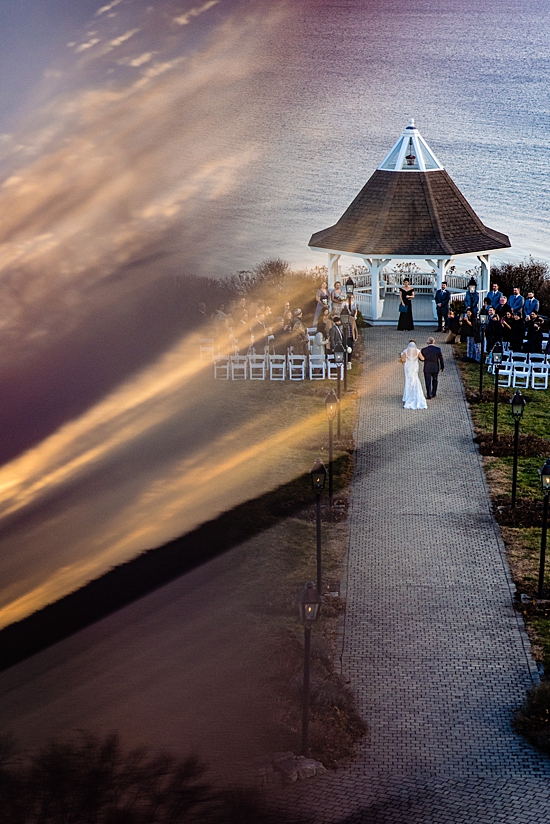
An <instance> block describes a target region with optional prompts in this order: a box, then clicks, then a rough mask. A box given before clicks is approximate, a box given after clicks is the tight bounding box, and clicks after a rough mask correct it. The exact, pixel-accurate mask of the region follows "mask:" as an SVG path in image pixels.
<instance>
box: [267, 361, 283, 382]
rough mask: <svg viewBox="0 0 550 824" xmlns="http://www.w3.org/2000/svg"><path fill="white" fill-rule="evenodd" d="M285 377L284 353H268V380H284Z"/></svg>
mask: <svg viewBox="0 0 550 824" xmlns="http://www.w3.org/2000/svg"><path fill="white" fill-rule="evenodd" d="M285 378H286V356H285V355H270V356H269V380H270V381H284V380H285Z"/></svg>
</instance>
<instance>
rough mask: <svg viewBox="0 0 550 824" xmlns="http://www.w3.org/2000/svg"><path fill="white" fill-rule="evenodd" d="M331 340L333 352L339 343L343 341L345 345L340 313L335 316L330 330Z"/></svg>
mask: <svg viewBox="0 0 550 824" xmlns="http://www.w3.org/2000/svg"><path fill="white" fill-rule="evenodd" d="M329 342H330V350H331V352H334V348H335V346H336V344H337V343H341V344H342V346H345V342H344V333H343V330H342V320H341V318H340V316H339V315H336V317H335V318H333V323H332V326H331V329H330V332H329Z"/></svg>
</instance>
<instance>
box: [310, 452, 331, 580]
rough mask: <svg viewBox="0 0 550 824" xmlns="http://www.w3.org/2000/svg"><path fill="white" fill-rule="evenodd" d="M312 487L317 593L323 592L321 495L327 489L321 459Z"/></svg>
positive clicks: (314, 467)
mask: <svg viewBox="0 0 550 824" xmlns="http://www.w3.org/2000/svg"><path fill="white" fill-rule="evenodd" d="M310 475H311V486H312V487H313V491H314V492H315V522H316V528H317V592H322V591H323V587H322V581H323V577H322V576H323V573H322V561H323V559H322V548H321V493H322V491H323V489H324V488H325V482H326V479H327V470H326V469H325V465H324V463H323V462H322V460H321V459H320V458H317V460H316V461H315V463H314V464H313V466H312V467H311V470H310Z"/></svg>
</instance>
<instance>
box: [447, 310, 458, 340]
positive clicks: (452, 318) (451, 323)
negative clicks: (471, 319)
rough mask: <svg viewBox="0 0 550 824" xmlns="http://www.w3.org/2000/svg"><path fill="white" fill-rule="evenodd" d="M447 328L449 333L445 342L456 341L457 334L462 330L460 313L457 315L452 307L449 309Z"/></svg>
mask: <svg viewBox="0 0 550 824" xmlns="http://www.w3.org/2000/svg"><path fill="white" fill-rule="evenodd" d="M447 329H448V334H447V337H446V338H445V343H455V340H456V336H457V335H458V333H459V332H460V318H459V317H458V315H455V313H454V312H453V310H452V309H449V314H448V315H447Z"/></svg>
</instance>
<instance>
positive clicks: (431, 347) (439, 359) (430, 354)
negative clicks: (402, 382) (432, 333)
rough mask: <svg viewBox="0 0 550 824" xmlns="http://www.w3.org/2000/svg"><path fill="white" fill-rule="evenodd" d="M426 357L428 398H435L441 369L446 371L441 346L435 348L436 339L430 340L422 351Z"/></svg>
mask: <svg viewBox="0 0 550 824" xmlns="http://www.w3.org/2000/svg"><path fill="white" fill-rule="evenodd" d="M421 352H422V355H423V357H424V380H425V382H426V396H427V398H428V399H429V398H435V396H436V395H437V377H438V375H439V369H440V368H441V371H442V372H444V371H445V362H444V361H443V353H442V352H441V349H440V348H439V346H435V339H434V338H428V345H427V346H425V347H424V349H422V350H421Z"/></svg>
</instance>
